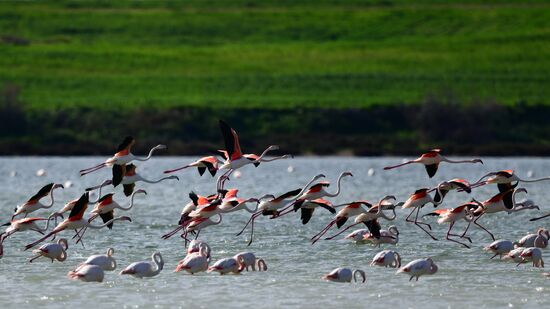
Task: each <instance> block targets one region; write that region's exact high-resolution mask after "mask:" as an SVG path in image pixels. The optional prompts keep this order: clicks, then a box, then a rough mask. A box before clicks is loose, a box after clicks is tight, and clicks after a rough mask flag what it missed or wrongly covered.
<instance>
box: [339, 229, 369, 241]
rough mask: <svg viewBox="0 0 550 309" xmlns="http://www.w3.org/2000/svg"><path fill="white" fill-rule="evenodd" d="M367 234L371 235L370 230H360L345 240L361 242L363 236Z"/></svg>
mask: <svg viewBox="0 0 550 309" xmlns="http://www.w3.org/2000/svg"><path fill="white" fill-rule="evenodd" d="M366 234H369V229H358V230H355V231H353V232H351V233H349V234H348V235H346V237H344V239H351V240H353V241H355V242H359V241H362V240H363V236H364V235H366Z"/></svg>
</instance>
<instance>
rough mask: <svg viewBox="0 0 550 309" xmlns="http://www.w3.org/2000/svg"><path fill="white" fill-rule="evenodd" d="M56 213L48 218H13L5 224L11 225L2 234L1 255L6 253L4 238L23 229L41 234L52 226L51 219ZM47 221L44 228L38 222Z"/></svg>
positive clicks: (0, 236) (0, 239)
mask: <svg viewBox="0 0 550 309" xmlns="http://www.w3.org/2000/svg"><path fill="white" fill-rule="evenodd" d="M53 217H54V215H52V216H50V217H48V218H22V219H17V220H12V221H11V222H9V223H6V224H3V225H4V226H7V225H9V227H8V228H7V229H6V230H5V231H4V232H3V233H2V234H0V257H2V256H3V254H4V250H3V248H4V246H3V244H4V240H6V238H8V237H9V236H10V235H12V234H13V233H16V232H23V231H35V232H38V233H40V234H44V232H45V231H47V230H48V227H49V226H50V221H51V220H52V219H53ZM43 220H47V221H46V226H45V227H44V228H40V227H39V226H38V225H36V223H38V221H43Z"/></svg>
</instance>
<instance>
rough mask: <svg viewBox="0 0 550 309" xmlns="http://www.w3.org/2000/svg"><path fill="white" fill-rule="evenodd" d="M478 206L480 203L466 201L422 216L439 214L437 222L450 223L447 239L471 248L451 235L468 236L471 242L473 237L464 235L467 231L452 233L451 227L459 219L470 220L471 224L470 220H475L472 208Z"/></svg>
mask: <svg viewBox="0 0 550 309" xmlns="http://www.w3.org/2000/svg"><path fill="white" fill-rule="evenodd" d="M478 206H479V205H478V204H475V203H466V204H462V205H460V206H457V207H455V208H448V209H436V210H435V211H433V212H431V213H429V214H426V215H424V216H422V217H425V216H438V217H439V219H437V223H439V224H443V223H449V229H448V230H447V235H445V239H447V240H448V241H452V242H455V243H457V244H461V245H463V246H464V247H466V248H468V249H469V248H470V246H468V245H467V244H465V243H463V242H460V241H458V240H456V239H453V238H451V236H456V237H461V238H466V239H467V240H468V241H469V242H470V243H471V242H472V239H471V238H470V237H468V236H464V235H465V234H466V233H464V234H463V235H457V234H452V233H451V229H452V228H453V226H454V225H455V223H456V222H457V221H459V220H467V221H468V222H469V223H468V225H469V224H470V222H471V221H472V220H473V218H472V213H471V210H472V209H475V208H477V207H478Z"/></svg>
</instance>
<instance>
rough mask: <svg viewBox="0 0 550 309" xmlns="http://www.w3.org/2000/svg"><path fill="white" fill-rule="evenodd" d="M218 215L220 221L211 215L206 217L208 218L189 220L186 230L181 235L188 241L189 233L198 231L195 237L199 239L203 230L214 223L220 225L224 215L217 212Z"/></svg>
mask: <svg viewBox="0 0 550 309" xmlns="http://www.w3.org/2000/svg"><path fill="white" fill-rule="evenodd" d="M217 215H218V221H214V220H212V219H210V217H206V218H203V217H199V218H194V219H192V220H191V221H190V222H189V224H188V225H187V226H186V227H185V232H184V233H183V235H182V236H181V237H182V238H183V239H185V240H186V241H188V239H187V234H188V233H190V232H197V234H195V239H197V238H198V237H199V234H200V232H201V230H203V229H205V228H207V227H209V226H212V225H218V224H220V223H221V222H222V216H221V215H220V214H217Z"/></svg>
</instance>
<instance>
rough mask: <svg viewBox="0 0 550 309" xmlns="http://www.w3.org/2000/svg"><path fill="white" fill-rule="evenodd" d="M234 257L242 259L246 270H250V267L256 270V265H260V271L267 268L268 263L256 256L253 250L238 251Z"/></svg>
mask: <svg viewBox="0 0 550 309" xmlns="http://www.w3.org/2000/svg"><path fill="white" fill-rule="evenodd" d="M233 258H234V259H236V260H239V259H240V260H241V262H242V264H243V266H244V267H245V269H246V271H248V267H251V268H252V270H253V271H256V265H257V266H258V271H262V270H263V271H266V270H267V264H266V263H265V261H264V259H259V258H256V255H255V254H254V253H252V252H241V253H237V254H236V255H235V256H234V257H233Z"/></svg>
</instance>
